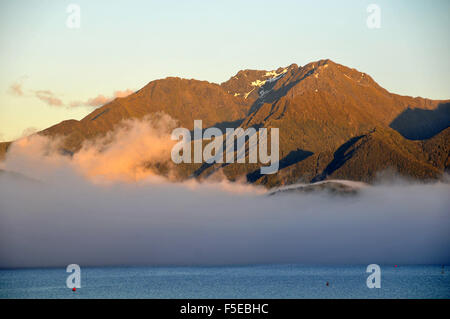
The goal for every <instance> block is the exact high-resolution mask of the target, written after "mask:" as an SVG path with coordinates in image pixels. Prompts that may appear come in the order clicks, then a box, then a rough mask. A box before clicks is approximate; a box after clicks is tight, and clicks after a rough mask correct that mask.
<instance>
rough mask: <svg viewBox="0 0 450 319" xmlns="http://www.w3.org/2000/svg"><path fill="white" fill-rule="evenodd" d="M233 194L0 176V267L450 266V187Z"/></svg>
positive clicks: (198, 187)
mask: <svg viewBox="0 0 450 319" xmlns="http://www.w3.org/2000/svg"><path fill="white" fill-rule="evenodd" d="M237 186H238V187H242V190H246V192H238V193H236V192H230V191H229V189H232V188H233V185H232V184H231V185H230V183H226V182H222V183H205V184H197V183H195V182H191V183H185V184H172V183H167V182H161V181H160V180H152V178H150V179H148V180H146V181H142V182H138V183H133V184H127V183H115V184H112V185H111V184H110V185H107V186H105V185H95V184H92V183H90V182H87V181H85V180H81V179H80V180H77V179H76V178H73V179H67V178H65V177H64V176H61V180H60V181H58V182H55V181H53V183H52V184H44V183H42V182H37V181H24V180H22V179H21V178H17V177H15V176H7V175H5V174H3V175H2V176H1V177H0V203H1V204H0V211H1V212H0V267H31V266H61V265H67V264H70V263H78V264H80V265H156V264H160V265H161V264H164V265H167V264H171V265H172V264H177V265H179V264H183V265H185V264H203V265H205V264H248V263H314V264H317V263H346V264H348V263H364V264H368V263H395V264H402V263H408V264H410V263H413V264H440V263H448V262H449V261H450V253H449V251H450V249H449V248H450V216H449V215H450V214H449V210H448V207H449V204H450V203H449V199H448V193H449V186H448V185H445V184H434V185H430V184H428V185H384V186H376V187H369V188H367V189H364V190H363V191H362V193H361V194H360V195H359V196H355V197H335V196H334V197H333V196H329V195H327V194H305V195H297V194H293V195H287V196H278V197H277V196H264V195H261V194H260V192H259V190H257V191H256V192H253V191H252V187H249V186H245V185H237Z"/></svg>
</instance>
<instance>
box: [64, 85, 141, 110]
mask: <svg viewBox="0 0 450 319" xmlns="http://www.w3.org/2000/svg"><path fill="white" fill-rule="evenodd" d="M133 92H134V91H133V90H130V89H126V90H124V91H115V92H114V93H113V95H112V96H104V95H103V94H99V95H97V96H96V97H93V98H89V99H87V100H86V101H74V102H72V103H70V106H72V107H76V106H92V107H97V106H101V105H104V104H106V103H108V102H111V101H112V100H114V99H115V98H120V97H126V96H128V95H130V94H132V93H133Z"/></svg>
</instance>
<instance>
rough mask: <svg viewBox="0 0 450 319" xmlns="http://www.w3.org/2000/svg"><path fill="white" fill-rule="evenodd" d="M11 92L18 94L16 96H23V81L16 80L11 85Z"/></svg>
mask: <svg viewBox="0 0 450 319" xmlns="http://www.w3.org/2000/svg"><path fill="white" fill-rule="evenodd" d="M8 91H9V93H11V94H13V95H16V96H23V95H24V92H23V84H22V83H21V82H14V83H12V84H11V85H10V87H9V90H8Z"/></svg>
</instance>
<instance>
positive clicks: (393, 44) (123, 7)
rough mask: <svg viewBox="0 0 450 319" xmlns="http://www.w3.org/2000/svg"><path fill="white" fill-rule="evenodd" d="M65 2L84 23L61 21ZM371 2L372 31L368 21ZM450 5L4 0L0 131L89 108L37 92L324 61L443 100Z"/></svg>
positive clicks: (221, 76) (58, 93)
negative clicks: (375, 17) (377, 18)
mask: <svg viewBox="0 0 450 319" xmlns="http://www.w3.org/2000/svg"><path fill="white" fill-rule="evenodd" d="M70 3H76V4H79V5H80V8H81V28H80V29H69V28H67V27H66V19H67V16H68V14H67V13H66V7H67V5H69V4H70ZM370 3H376V4H378V5H379V7H380V8H381V28H380V29H369V28H367V26H366V19H367V16H368V13H367V12H366V8H367V6H368V5H369V4H370ZM449 14H450V1H447V0H442V1H440V0H433V1H414V0H413V1H412V0H406V1H400V0H386V1H377V0H372V1H363V0H346V1H334V0H330V1H326V0H320V1H312V0H311V1H299V0H298V1H273V0H272V1H261V0H260V1H230V0H227V1H214V0H204V1H173V0H169V1H162V0H161V1H135V0H127V1H125V0H114V1H106V0H101V1H100V0H89V1H77V0H72V1H63V0H40V1H37V0H34V1H33V0H28V1H25V0H10V1H8V0H0V70H1V73H0V140H9V139H12V138H16V137H18V136H20V135H21V133H22V132H23V131H24V130H25V129H27V128H29V127H34V128H36V129H43V128H45V127H47V126H50V125H52V124H55V123H58V122H59V121H61V120H64V119H68V118H75V119H80V118H82V117H83V116H84V115H86V114H87V113H89V112H90V111H92V108H89V107H72V108H70V107H61V106H55V105H53V106H52V105H48V103H46V102H45V101H43V100H42V99H41V100H40V99H38V98H36V94H37V93H36V92H38V91H51V97H57V98H58V99H60V100H62V101H63V102H64V103H65V104H69V103H70V102H71V101H76V100H77V101H78V100H80V101H84V100H88V99H89V98H93V97H96V96H98V95H99V94H102V95H104V96H111V95H113V92H114V91H116V90H125V89H139V88H140V87H142V86H144V85H145V84H146V83H148V82H149V81H152V80H154V79H158V78H163V77H166V76H180V77H185V78H195V79H199V80H207V81H211V82H222V81H225V80H227V79H228V78H229V77H231V76H232V75H234V74H235V73H236V72H237V71H238V70H240V69H246V68H251V69H275V68H277V67H279V66H286V65H289V64H291V63H297V64H299V65H304V64H306V63H308V62H311V61H315V60H318V59H322V58H331V59H332V60H334V61H336V62H338V63H341V64H344V65H347V66H350V67H354V68H357V69H359V70H361V71H363V72H367V73H369V74H370V75H372V76H373V78H374V79H375V80H376V81H377V82H378V83H379V84H380V85H382V86H383V87H385V88H386V89H388V90H389V91H391V92H395V93H399V94H404V95H412V96H423V97H429V98H435V99H446V98H450V79H449V75H450V59H449V52H450V36H449V30H450V22H449V21H450V17H449ZM13 83H16V84H17V83H18V84H19V85H20V88H21V89H22V91H23V95H22V96H20V95H17V94H13V93H11V89H10V87H11V85H12V84H13ZM45 94H48V93H45ZM47 96H48V95H47Z"/></svg>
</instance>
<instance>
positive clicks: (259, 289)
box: [0, 265, 450, 298]
mask: <svg viewBox="0 0 450 319" xmlns="http://www.w3.org/2000/svg"><path fill="white" fill-rule="evenodd" d="M80 266H81V288H80V289H78V290H77V291H76V292H72V291H71V290H70V289H69V288H67V287H66V278H67V276H68V275H69V274H68V273H66V272H65V268H51V269H18V270H0V298H450V267H449V266H446V267H445V272H444V274H442V273H441V272H442V266H440V265H436V266H402V265H399V266H398V267H394V266H393V265H389V266H383V265H381V271H382V273H381V288H380V289H369V288H367V286H366V278H367V276H368V275H369V274H367V273H366V272H365V271H366V266H362V265H361V266H336V267H333V266H314V267H313V266H302V265H267V266H232V267H230V266H227V267H83V266H82V265H80ZM327 281H328V282H329V283H330V285H329V286H328V287H327V286H326V282H327Z"/></svg>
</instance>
